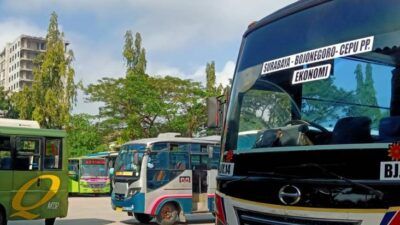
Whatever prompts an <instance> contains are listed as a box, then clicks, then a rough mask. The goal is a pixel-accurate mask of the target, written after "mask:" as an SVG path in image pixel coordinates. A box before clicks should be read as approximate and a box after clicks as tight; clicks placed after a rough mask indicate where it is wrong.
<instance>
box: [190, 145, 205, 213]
mask: <svg viewBox="0 0 400 225" xmlns="http://www.w3.org/2000/svg"><path fill="white" fill-rule="evenodd" d="M193 147H195V148H193ZM193 147H192V152H191V156H190V162H191V164H190V165H191V169H192V174H193V175H192V178H193V182H192V190H193V200H192V201H193V202H192V211H193V212H206V211H209V208H208V199H207V189H208V182H207V169H208V168H207V167H208V160H209V157H208V154H207V145H200V144H195V145H194V146H193ZM198 148H199V149H198ZM193 150H195V151H193ZM197 150H200V151H197Z"/></svg>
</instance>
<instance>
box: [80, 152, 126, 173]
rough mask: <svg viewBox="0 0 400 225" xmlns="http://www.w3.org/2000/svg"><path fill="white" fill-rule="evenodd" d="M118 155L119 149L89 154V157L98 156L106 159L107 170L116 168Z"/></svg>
mask: <svg viewBox="0 0 400 225" xmlns="http://www.w3.org/2000/svg"><path fill="white" fill-rule="evenodd" d="M117 156H118V152H117V151H106V152H96V153H92V154H89V155H87V157H98V158H104V159H106V165H107V171H109V170H110V169H111V168H114V163H115V160H116V159H117Z"/></svg>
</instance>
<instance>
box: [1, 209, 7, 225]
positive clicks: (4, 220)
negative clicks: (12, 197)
mask: <svg viewBox="0 0 400 225" xmlns="http://www.w3.org/2000/svg"><path fill="white" fill-rule="evenodd" d="M0 225H7V218H6V215H5V213H4V211H3V210H1V207H0Z"/></svg>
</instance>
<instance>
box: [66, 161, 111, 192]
mask: <svg viewBox="0 0 400 225" xmlns="http://www.w3.org/2000/svg"><path fill="white" fill-rule="evenodd" d="M68 173H69V174H68V175H69V178H70V179H69V192H70V193H76V194H107V193H110V178H109V176H108V170H107V161H106V159H105V158H94V157H83V158H76V159H69V172H68Z"/></svg>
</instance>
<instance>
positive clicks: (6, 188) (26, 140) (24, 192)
mask: <svg viewBox="0 0 400 225" xmlns="http://www.w3.org/2000/svg"><path fill="white" fill-rule="evenodd" d="M65 137H66V132H65V131H61V130H50V129H40V127H39V125H38V123H37V122H35V121H23V120H11V119H0V177H1V179H0V224H1V225H6V224H7V221H8V220H34V219H45V224H46V225H52V224H54V222H55V218H56V217H65V216H66V215H67V211H68V192H67V185H68V184H67V158H66V155H67V150H66V148H65V142H66V141H65Z"/></svg>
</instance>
